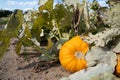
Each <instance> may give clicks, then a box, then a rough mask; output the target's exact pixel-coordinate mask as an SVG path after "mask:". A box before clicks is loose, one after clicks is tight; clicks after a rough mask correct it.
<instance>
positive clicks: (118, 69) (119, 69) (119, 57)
mask: <svg viewBox="0 0 120 80" xmlns="http://www.w3.org/2000/svg"><path fill="white" fill-rule="evenodd" d="M115 71H116V73H117V74H120V54H117V65H116V69H115Z"/></svg>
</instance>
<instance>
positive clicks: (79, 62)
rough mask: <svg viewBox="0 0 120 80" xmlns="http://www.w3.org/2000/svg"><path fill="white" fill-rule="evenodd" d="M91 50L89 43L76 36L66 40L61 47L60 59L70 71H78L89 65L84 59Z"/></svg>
mask: <svg viewBox="0 0 120 80" xmlns="http://www.w3.org/2000/svg"><path fill="white" fill-rule="evenodd" d="M88 50H89V47H88V44H87V43H86V42H85V41H83V40H82V39H81V38H80V36H75V37H73V38H72V39H70V40H69V41H67V42H65V43H64V44H63V46H62V47H61V49H60V53H59V60H60V63H61V65H62V66H63V67H64V68H65V69H66V70H68V71H70V72H76V71H79V70H81V69H84V68H86V67H87V62H86V60H85V59H84V56H85V54H86V52H87V51H88Z"/></svg>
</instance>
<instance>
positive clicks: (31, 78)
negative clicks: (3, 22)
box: [0, 40, 70, 80]
mask: <svg viewBox="0 0 120 80" xmlns="http://www.w3.org/2000/svg"><path fill="white" fill-rule="evenodd" d="M13 43H14V40H12V41H11V45H10V47H9V49H8V51H7V52H6V54H5V55H4V57H3V59H2V60H1V61H0V80H59V79H60V78H61V77H63V76H68V75H70V73H69V72H67V71H65V70H64V69H63V68H62V67H61V66H60V65H59V64H56V65H55V66H53V67H50V68H48V69H45V70H42V71H39V72H37V73H36V72H35V71H34V69H33V68H34V65H35V64H36V63H37V59H36V58H33V59H32V60H30V61H25V60H24V59H23V58H21V57H19V56H18V55H16V54H15V47H14V45H12V44H13Z"/></svg>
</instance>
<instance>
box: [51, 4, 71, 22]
mask: <svg viewBox="0 0 120 80" xmlns="http://www.w3.org/2000/svg"><path fill="white" fill-rule="evenodd" d="M53 12H54V16H55V19H56V20H57V22H60V20H61V19H62V18H64V16H65V14H66V12H67V10H66V8H65V6H64V5H63V4H57V5H56V6H55V9H54V10H53ZM68 14H69V13H68Z"/></svg>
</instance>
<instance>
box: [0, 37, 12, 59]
mask: <svg viewBox="0 0 120 80" xmlns="http://www.w3.org/2000/svg"><path fill="white" fill-rule="evenodd" d="M9 44H10V38H8V37H4V38H2V39H1V38H0V59H2V57H3V55H4V54H5V52H6V50H7V48H8V46H9Z"/></svg>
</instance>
